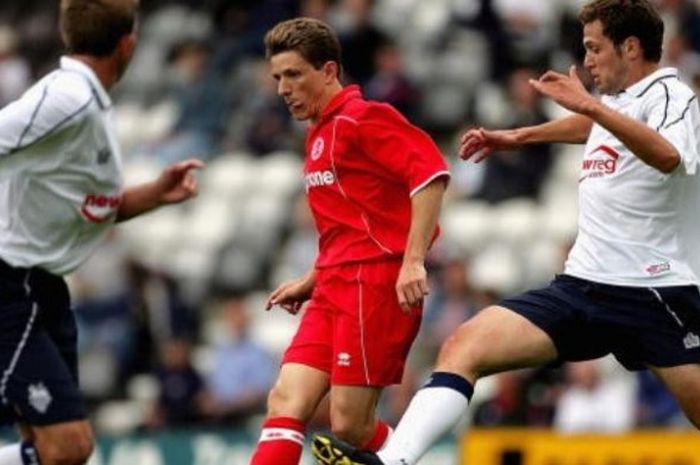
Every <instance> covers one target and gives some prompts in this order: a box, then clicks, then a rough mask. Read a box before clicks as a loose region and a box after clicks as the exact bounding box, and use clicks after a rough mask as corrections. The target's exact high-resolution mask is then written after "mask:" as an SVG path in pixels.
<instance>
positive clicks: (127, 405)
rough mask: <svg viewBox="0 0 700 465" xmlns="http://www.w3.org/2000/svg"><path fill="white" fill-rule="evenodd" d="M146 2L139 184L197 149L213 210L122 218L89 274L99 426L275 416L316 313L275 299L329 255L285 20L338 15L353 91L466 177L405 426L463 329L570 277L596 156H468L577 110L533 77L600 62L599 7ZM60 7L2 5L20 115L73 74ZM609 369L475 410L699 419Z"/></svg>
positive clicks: (410, 1) (2, 62)
mask: <svg viewBox="0 0 700 465" xmlns="http://www.w3.org/2000/svg"><path fill="white" fill-rule="evenodd" d="M657 2H658V4H659V7H660V8H661V10H662V12H663V16H664V19H665V21H666V30H667V33H666V43H665V52H664V56H665V57H664V63H663V64H664V65H668V66H675V67H678V68H679V70H680V72H681V75H682V76H684V77H685V80H686V81H687V82H692V83H693V84H694V86H695V88H696V89H700V2H698V1H697V0H657ZM141 3H142V7H143V16H142V18H141V23H140V26H139V27H140V40H141V42H140V45H139V47H138V49H137V53H136V56H135V57H134V61H133V64H132V65H131V68H130V70H129V72H128V74H127V75H126V76H125V78H124V80H123V82H122V83H121V84H120V85H119V86H118V87H117V89H116V94H115V115H116V118H117V123H118V127H119V132H120V138H121V142H122V144H123V147H124V153H125V169H126V174H127V181H128V182H129V183H136V182H139V181H140V180H144V179H149V178H151V177H152V176H154V175H155V174H157V173H158V171H159V167H161V166H162V165H163V164H165V163H168V162H171V161H174V160H178V159H183V158H186V157H189V156H191V155H196V156H199V157H201V158H203V159H204V160H206V161H207V162H208V167H207V168H206V169H205V170H204V171H203V172H202V173H201V175H200V181H201V193H200V195H199V197H198V198H197V199H196V200H195V201H193V202H191V203H188V204H186V205H183V206H181V207H178V208H171V209H165V210H163V211H161V212H158V213H155V214H153V215H148V216H146V217H144V218H141V219H138V220H136V221H133V222H132V223H131V224H129V225H126V226H122V227H120V228H119V229H118V230H117V232H116V233H114V234H113V235H112V236H110V238H109V240H108V241H107V243H105V244H104V246H102V247H101V248H100V249H99V250H98V252H97V253H96V254H95V256H94V257H93V258H92V259H91V260H90V261H89V262H88V263H87V264H86V265H85V266H83V267H82V268H81V269H80V270H79V271H78V272H77V273H75V274H74V275H72V276H71V277H70V283H71V287H72V290H73V294H74V296H75V302H74V303H75V306H76V311H77V314H78V317H79V321H80V325H81V328H80V329H81V339H80V349H81V369H82V380H81V384H82V388H83V390H84V392H85V393H86V396H87V398H88V399H89V401H90V404H91V408H92V410H91V411H92V412H93V415H94V419H95V424H96V427H97V429H98V431H102V432H108V433H123V432H129V431H134V430H139V429H157V428H168V427H182V426H203V425H204V426H217V425H227V426H230V425H235V426H240V427H241V428H245V427H250V428H251V429H252V430H256V428H257V425H256V421H259V418H260V414H261V412H262V411H263V406H264V400H265V396H266V393H267V390H268V389H269V387H270V384H271V383H272V381H273V380H274V378H275V375H276V371H277V360H278V359H279V356H280V353H281V351H282V350H283V349H284V347H285V346H286V344H287V342H288V341H289V339H290V338H291V336H292V334H293V333H294V330H295V326H296V321H297V320H296V318H295V317H292V316H289V315H286V314H284V313H283V312H281V311H277V310H275V311H272V312H264V311H263V307H264V305H263V303H264V300H265V298H266V295H267V292H268V291H269V290H270V289H271V288H273V287H274V286H276V285H277V284H278V283H279V282H281V281H282V280H285V279H289V278H291V277H294V276H297V275H300V274H302V273H303V272H304V271H306V270H307V269H308V267H310V266H311V265H312V263H313V260H314V257H315V252H316V237H315V236H314V227H313V224H312V221H311V218H310V216H309V212H308V210H307V208H306V205H305V201H304V198H303V192H302V183H301V164H302V152H303V136H304V128H303V127H302V126H301V125H299V124H298V123H295V122H294V121H292V120H290V118H289V116H288V114H287V111H286V109H285V108H284V106H283V105H281V103H280V102H279V100H278V98H277V96H276V94H275V86H274V82H272V81H271V79H270V78H269V77H268V76H267V74H266V66H265V62H264V57H263V56H262V36H263V34H264V33H265V31H266V30H267V29H268V28H269V27H271V26H272V25H274V24H275V23H276V22H277V21H279V20H282V19H286V18H289V17H293V16H297V15H304V16H313V17H317V18H320V19H323V20H325V21H327V22H329V23H331V24H332V25H333V26H334V27H335V28H336V30H337V31H338V32H339V35H340V37H341V39H342V44H343V48H344V63H343V64H344V70H345V79H346V81H347V82H357V83H359V84H361V85H362V86H363V89H364V92H365V94H366V96H368V97H369V98H372V99H377V100H382V101H387V102H389V103H391V104H393V105H394V106H396V107H397V108H398V109H400V110H401V111H402V112H403V113H404V114H405V115H407V117H408V118H409V119H411V120H412V121H413V122H415V123H417V124H418V125H419V126H421V127H423V128H425V129H426V130H428V131H429V132H430V133H431V134H432V135H433V136H434V138H435V139H436V141H437V142H438V143H439V144H440V146H441V147H442V148H443V150H444V153H445V155H446V157H447V158H448V159H449V161H450V164H451V167H452V172H453V179H452V183H451V186H450V191H449V195H448V200H447V202H446V205H445V207H444V211H443V218H442V226H443V234H442V237H441V239H440V240H439V242H438V243H437V244H436V246H435V247H434V249H433V250H432V252H431V257H430V267H431V272H432V275H431V281H432V293H431V295H430V297H429V299H428V300H427V302H426V308H425V319H424V324H423V327H422V331H421V335H420V336H419V340H418V341H417V343H416V345H415V346H414V349H413V352H412V357H411V359H410V362H409V366H408V367H407V372H406V375H405V382H404V384H402V385H401V386H396V387H394V388H391V389H389V390H388V392H387V393H386V394H385V396H384V398H383V401H382V411H383V414H384V416H385V417H386V419H387V420H388V421H390V422H393V421H395V420H396V419H397V418H398V417H399V416H400V414H401V412H402V411H403V408H404V407H405V405H406V403H407V401H408V399H410V396H411V394H412V392H413V391H414V390H415V389H416V387H417V386H418V385H419V383H420V380H421V379H422V377H423V376H424V375H425V374H426V371H427V370H428V369H429V368H430V366H431V364H432V362H433V360H434V358H435V356H436V353H437V350H438V348H439V346H440V344H441V342H442V341H443V340H444V338H445V337H446V336H447V334H449V332H450V331H451V330H452V329H453V328H455V327H456V326H457V325H458V324H459V323H460V322H461V321H463V320H464V319H466V318H469V317H470V316H471V315H473V314H474V313H475V312H476V311H478V309H479V308H482V307H483V306H485V305H487V304H489V303H491V302H493V301H495V300H497V299H498V298H499V297H500V296H503V295H507V294H510V293H514V292H517V291H519V290H521V289H524V288H528V287H532V286H537V285H539V284H544V283H546V282H547V281H548V280H549V279H550V278H551V277H552V276H553V275H554V274H555V273H557V272H558V271H559V270H561V268H562V263H563V259H564V257H565V254H566V251H567V250H568V247H569V245H570V243H571V241H572V240H573V238H574V235H575V232H576V195H577V194H576V187H577V178H578V169H579V161H578V160H579V157H580V153H579V150H580V149H579V148H576V147H573V148H571V147H563V146H562V147H559V146H539V147H528V148H527V149H524V150H522V151H518V152H509V153H496V154H494V155H493V156H492V157H491V158H490V159H489V160H488V161H487V162H485V163H483V164H479V165H475V164H473V163H464V162H460V161H459V160H458V158H457V156H456V148H457V140H458V137H459V135H460V133H461V132H462V130H463V129H464V128H465V127H467V126H470V125H483V126H487V127H516V126H522V125H530V124H537V123H539V122H542V121H545V120H546V119H548V118H551V117H556V116H558V115H560V114H561V112H562V110H561V109H559V108H556V107H555V106H554V105H552V104H551V103H549V102H546V101H542V100H541V99H540V98H539V97H538V95H536V93H535V92H534V91H533V90H532V89H531V88H530V87H529V85H528V84H527V80H528V79H529V78H531V77H536V76H538V75H539V73H541V72H542V71H543V70H545V69H548V68H553V69H557V70H562V69H567V68H568V66H569V65H570V64H572V63H580V60H581V58H582V56H583V50H582V47H581V45H580V42H581V30H580V27H579V25H578V23H577V21H576V12H577V10H578V8H579V7H580V6H581V5H582V4H583V3H585V2H584V1H583V0H547V1H542V0H430V1H420V0H375V1H372V0H335V1H330V0H255V1H253V0H233V1H231V0H180V1H177V0H142V2H141ZM56 10H57V5H56V2H55V1H53V0H23V1H22V2H1V3H0V106H4V105H5V104H7V103H8V102H10V101H12V100H13V99H15V98H16V97H18V96H19V95H20V94H21V93H22V92H23V91H24V90H25V89H26V88H27V87H28V86H29V85H30V83H31V82H32V80H33V79H35V78H37V77H39V76H41V75H43V74H44V73H46V72H47V71H48V70H49V69H51V68H52V67H53V66H54V65H55V63H56V61H57V58H58V56H59V55H60V53H61V48H60V42H59V40H58V32H57V29H56V15H57V12H56ZM493 343H494V344H498V343H499V341H493ZM608 362H609V361H608V360H603V361H596V362H590V363H581V364H575V365H569V366H565V367H559V368H557V369H554V370H547V371H528V370H526V371H519V372H514V373H506V374H502V375H498V376H496V377H492V378H490V379H488V380H485V381H484V382H483V383H482V384H481V385H480V387H479V391H478V393H477V396H476V399H475V409H473V412H472V418H471V421H473V422H474V423H476V424H480V425H487V426H498V425H509V426H514V425H531V426H532V425H535V426H543V427H549V426H553V427H556V428H559V429H561V430H564V431H625V430H628V429H632V428H637V427H650V426H662V427H667V426H675V427H685V426H686V423H685V421H684V420H683V419H682V415H681V413H680V412H679V410H678V408H677V406H676V405H675V403H674V401H673V400H672V399H671V398H670V396H668V395H667V394H666V392H665V390H664V388H663V387H661V386H659V385H658V384H657V382H656V381H655V380H654V379H653V378H652V377H650V376H647V375H646V374H629V373H625V372H622V371H620V369H619V368H616V366H615V365H614V363H608ZM317 424H318V425H321V426H322V425H323V424H324V411H323V409H321V410H320V412H319V418H318V420H317Z"/></svg>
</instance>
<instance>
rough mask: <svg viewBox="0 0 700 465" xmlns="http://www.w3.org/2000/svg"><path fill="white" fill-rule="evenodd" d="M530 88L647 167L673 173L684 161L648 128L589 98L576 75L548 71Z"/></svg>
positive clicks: (665, 141) (571, 69) (670, 146)
mask: <svg viewBox="0 0 700 465" xmlns="http://www.w3.org/2000/svg"><path fill="white" fill-rule="evenodd" d="M530 84H531V85H532V86H533V87H534V88H535V89H537V90H538V91H539V92H541V93H542V94H544V95H546V96H548V97H550V98H551V99H552V100H554V101H555V102H557V103H558V104H559V105H561V106H563V107H564V108H567V109H569V110H571V111H573V112H575V113H578V114H580V115H583V116H585V117H588V118H590V119H591V120H592V121H595V122H596V123H598V124H599V125H601V126H602V127H604V128H605V129H607V130H608V131H610V132H611V133H613V134H614V135H615V137H617V138H618V139H620V140H621V141H622V143H623V144H625V145H626V146H627V148H628V149H630V150H631V151H632V152H633V153H634V154H635V155H636V156H637V157H639V158H640V159H641V160H642V161H643V162H644V163H646V164H648V165H650V166H652V167H653V168H656V169H657V170H659V171H661V172H662V173H670V172H671V171H673V170H674V169H675V168H676V166H678V165H679V163H680V160H681V157H680V154H679V153H678V151H677V150H676V149H675V147H674V146H673V145H672V144H671V143H670V142H668V141H667V140H666V139H665V138H664V137H663V136H661V135H660V134H659V133H657V132H656V131H654V130H653V129H651V128H650V127H649V126H647V125H646V124H644V123H642V122H640V121H637V120H635V119H633V118H630V117H629V116H626V115H623V114H622V113H620V112H618V111H615V110H613V109H612V108H610V107H608V106H606V105H604V104H603V103H602V102H600V101H599V100H598V99H596V98H595V97H593V96H592V95H590V94H589V93H588V92H587V91H586V89H585V88H584V87H583V84H581V81H580V80H579V78H578V75H577V74H576V67H575V66H572V67H571V68H570V69H569V74H568V75H566V74H561V73H557V72H554V71H547V72H546V73H545V74H543V75H542V76H541V77H540V78H539V79H538V80H530Z"/></svg>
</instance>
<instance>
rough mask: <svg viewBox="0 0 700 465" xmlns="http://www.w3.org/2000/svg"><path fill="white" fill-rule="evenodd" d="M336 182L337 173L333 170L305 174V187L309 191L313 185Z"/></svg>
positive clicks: (326, 184) (327, 184)
mask: <svg viewBox="0 0 700 465" xmlns="http://www.w3.org/2000/svg"><path fill="white" fill-rule="evenodd" d="M333 183H335V175H334V174H333V172H332V171H331V170H325V171H311V172H310V173H307V174H306V175H305V176H304V189H306V192H309V190H311V188H312V187H320V186H330V185H331V184H333Z"/></svg>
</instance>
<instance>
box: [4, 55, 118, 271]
mask: <svg viewBox="0 0 700 465" xmlns="http://www.w3.org/2000/svg"><path fill="white" fill-rule="evenodd" d="M121 164H122V162H121V153H120V150H119V146H118V144H117V140H116V135H115V131H114V125H113V122H112V103H111V100H110V98H109V95H108V94H107V92H106V91H105V89H104V87H102V84H101V83H100V81H99V80H98V79H97V76H95V74H94V73H93V71H92V70H91V69H90V68H89V67H88V66H86V65H85V64H83V63H81V62H79V61H77V60H74V59H72V58H69V57H63V58H61V66H60V68H59V69H57V70H55V71H53V72H51V73H50V74H48V75H47V76H46V77H44V78H43V79H41V80H40V81H39V82H37V83H36V84H35V85H34V86H32V88H30V89H29V90H28V91H27V92H26V93H25V94H24V95H23V96H22V97H21V98H20V99H19V100H17V101H15V102H13V103H11V104H9V105H7V106H6V107H4V108H2V109H1V110H0V259H2V260H4V261H6V262H7V263H9V264H10V265H13V266H17V267H40V268H43V269H45V270H47V271H49V272H51V273H54V274H59V275H62V274H66V273H68V272H70V271H72V270H74V269H75V268H76V267H78V266H79V265H80V264H81V263H82V262H83V261H84V260H85V259H86V258H87V257H88V255H90V253H91V252H92V251H93V250H94V248H95V247H96V246H97V244H98V243H99V241H100V239H101V238H102V236H103V235H104V233H105V232H106V231H107V229H108V228H109V227H110V226H111V225H112V224H113V223H114V220H115V218H116V213H117V210H118V208H119V205H120V203H121V199H122V166H121Z"/></svg>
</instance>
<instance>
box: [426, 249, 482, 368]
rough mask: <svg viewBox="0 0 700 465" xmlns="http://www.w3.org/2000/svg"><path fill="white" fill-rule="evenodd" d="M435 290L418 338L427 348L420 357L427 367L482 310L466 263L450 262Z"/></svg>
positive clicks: (440, 273)
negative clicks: (450, 338)
mask: <svg viewBox="0 0 700 465" xmlns="http://www.w3.org/2000/svg"><path fill="white" fill-rule="evenodd" d="M433 289H434V291H433V292H432V293H431V294H430V295H428V296H427V298H426V302H425V312H424V317H423V318H424V326H423V331H421V334H420V336H419V341H420V342H422V343H423V344H424V345H425V350H424V351H422V353H421V354H420V355H421V359H424V361H425V365H426V367H429V366H430V365H431V364H432V361H433V360H435V357H436V356H437V351H438V350H439V349H440V346H441V345H442V343H443V342H444V341H445V339H446V338H447V336H449V335H450V333H451V332H452V330H453V329H454V328H456V327H457V326H459V325H460V324H462V322H464V321H466V320H467V319H469V318H471V317H472V316H474V315H475V314H476V311H477V310H478V308H479V307H478V304H479V303H477V302H475V301H474V295H473V293H472V289H471V288H470V286H469V269H468V264H467V263H466V261H465V260H462V259H460V258H450V259H448V260H447V262H446V263H445V264H444V265H443V267H442V269H441V270H440V272H439V273H438V274H437V285H436V286H434V287H433ZM423 352H424V353H423ZM417 356H418V355H417V354H414V355H413V357H417Z"/></svg>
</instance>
